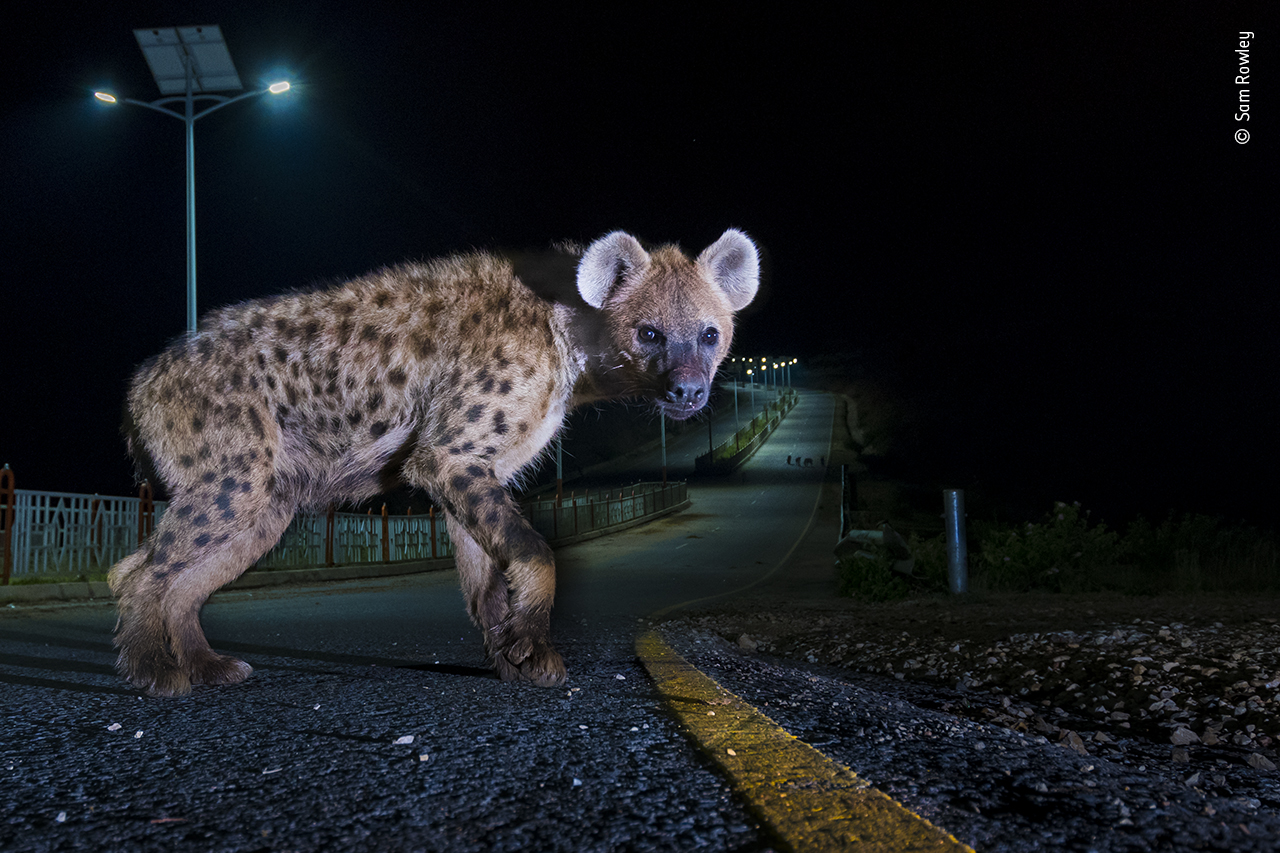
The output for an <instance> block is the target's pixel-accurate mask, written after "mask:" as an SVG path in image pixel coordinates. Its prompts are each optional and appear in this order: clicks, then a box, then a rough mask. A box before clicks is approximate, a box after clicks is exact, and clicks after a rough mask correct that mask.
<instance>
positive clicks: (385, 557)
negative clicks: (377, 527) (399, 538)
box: [382, 504, 391, 563]
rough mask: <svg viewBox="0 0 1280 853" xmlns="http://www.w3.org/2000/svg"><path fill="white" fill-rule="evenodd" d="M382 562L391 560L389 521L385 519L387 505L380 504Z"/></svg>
mask: <svg viewBox="0 0 1280 853" xmlns="http://www.w3.org/2000/svg"><path fill="white" fill-rule="evenodd" d="M382 562H384V563H390V562H391V523H390V522H389V521H388V520H387V505H386V504H383V505H382Z"/></svg>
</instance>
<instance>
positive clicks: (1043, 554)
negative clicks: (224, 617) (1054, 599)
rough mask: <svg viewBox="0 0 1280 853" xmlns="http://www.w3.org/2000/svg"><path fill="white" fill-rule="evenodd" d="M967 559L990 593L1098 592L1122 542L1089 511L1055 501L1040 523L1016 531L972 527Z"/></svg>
mask: <svg viewBox="0 0 1280 853" xmlns="http://www.w3.org/2000/svg"><path fill="white" fill-rule="evenodd" d="M974 533H975V534H976V535H975V537H972V538H976V540H977V543H976V544H977V547H976V548H975V553H974V554H973V556H972V557H971V559H970V563H971V564H972V565H973V566H974V570H975V574H980V575H981V577H982V579H983V581H984V583H985V585H986V587H987V588H988V589H993V590H1009V591H1016V592H1027V591H1030V590H1033V589H1036V590H1047V591H1050V592H1064V591H1082V590H1087V589H1095V588H1097V587H1098V585H1099V582H1098V580H1097V578H1098V576H1099V575H1100V573H1101V572H1102V570H1105V569H1106V568H1108V567H1110V566H1113V565H1114V564H1115V563H1116V562H1117V560H1118V559H1119V556H1120V554H1121V547H1120V537H1119V535H1117V534H1116V533H1115V532H1114V531H1110V530H1107V526H1106V525H1105V524H1102V523H1101V522H1099V523H1098V524H1095V525H1093V526H1092V527H1091V526H1090V525H1089V513H1088V511H1085V512H1081V510H1080V505H1079V504H1078V503H1076V504H1066V503H1062V502H1061V501H1059V502H1058V503H1056V504H1055V505H1054V508H1053V510H1052V511H1051V512H1049V513H1047V514H1046V515H1045V520H1044V522H1042V523H1040V524H1033V523H1028V524H1027V525H1026V526H1025V527H1024V528H1021V529H1018V528H1014V527H1010V526H1007V525H1001V524H998V523H985V524H984V523H978V524H975V525H974Z"/></svg>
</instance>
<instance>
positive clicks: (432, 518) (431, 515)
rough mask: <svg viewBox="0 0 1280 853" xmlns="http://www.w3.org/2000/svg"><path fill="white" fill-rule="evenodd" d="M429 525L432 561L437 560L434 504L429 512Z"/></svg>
mask: <svg viewBox="0 0 1280 853" xmlns="http://www.w3.org/2000/svg"><path fill="white" fill-rule="evenodd" d="M427 523H428V525H429V527H430V529H431V559H433V560H434V559H435V558H436V506H435V504H432V505H431V507H430V508H429V509H428V510H427Z"/></svg>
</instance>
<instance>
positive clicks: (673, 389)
mask: <svg viewBox="0 0 1280 853" xmlns="http://www.w3.org/2000/svg"><path fill="white" fill-rule="evenodd" d="M706 399H707V386H706V383H704V382H703V381H702V380H701V379H700V378H694V377H691V376H682V377H672V379H671V383H670V385H669V386H668V387H667V402H668V403H671V404H672V405H675V406H685V407H688V408H691V409H696V408H698V407H699V406H701V405H702V404H703V403H704V402H705V401H706Z"/></svg>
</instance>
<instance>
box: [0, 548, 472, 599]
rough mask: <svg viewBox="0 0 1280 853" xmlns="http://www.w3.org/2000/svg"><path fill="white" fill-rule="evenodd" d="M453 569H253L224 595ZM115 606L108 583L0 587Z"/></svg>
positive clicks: (4, 594)
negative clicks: (235, 592)
mask: <svg viewBox="0 0 1280 853" xmlns="http://www.w3.org/2000/svg"><path fill="white" fill-rule="evenodd" d="M451 568H453V558H452V557H445V558H443V559H439V560H405V561H404V562H401V563H356V564H352V565H348V566H326V567H323V568H312V569H257V570H254V569H250V570H249V571H247V572H245V573H244V574H243V575H241V576H240V577H238V578H236V579H235V580H234V581H232V582H231V583H229V584H227V585H226V586H224V587H221V588H219V589H218V591H217V592H215V593H214V595H217V594H218V593H220V592H226V591H232V590H241V589H260V588H262V587H269V586H281V585H283V584H290V583H322V582H326V581H345V580H358V579H361V578H383V577H391V576H394V575H410V574H417V573H419V572H439V571H444V570H446V569H451ZM84 600H91V601H98V600H101V601H107V602H114V601H115V596H113V595H112V594H111V587H110V586H109V585H108V584H107V582H106V581H68V582H66V583H32V584H19V585H17V586H0V604H41V603H47V602H63V601H84Z"/></svg>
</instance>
